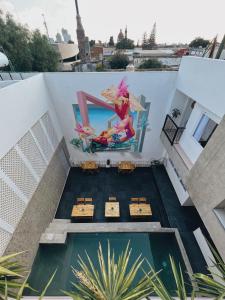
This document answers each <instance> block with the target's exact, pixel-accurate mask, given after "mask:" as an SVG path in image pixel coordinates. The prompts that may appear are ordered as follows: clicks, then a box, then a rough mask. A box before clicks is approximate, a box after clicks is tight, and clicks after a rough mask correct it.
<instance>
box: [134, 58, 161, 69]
mask: <svg viewBox="0 0 225 300" xmlns="http://www.w3.org/2000/svg"><path fill="white" fill-rule="evenodd" d="M163 67H164V66H163V64H162V63H161V62H160V61H158V60H157V59H148V60H146V61H144V62H143V63H141V64H140V66H139V69H161V68H163Z"/></svg>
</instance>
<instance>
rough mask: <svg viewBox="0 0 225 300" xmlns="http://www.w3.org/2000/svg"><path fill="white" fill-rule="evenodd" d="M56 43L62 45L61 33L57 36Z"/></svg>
mask: <svg viewBox="0 0 225 300" xmlns="http://www.w3.org/2000/svg"><path fill="white" fill-rule="evenodd" d="M55 41H56V43H62V42H63V40H62V36H61V34H60V33H59V32H58V33H57V34H56V40H55Z"/></svg>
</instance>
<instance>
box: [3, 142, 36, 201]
mask: <svg viewBox="0 0 225 300" xmlns="http://www.w3.org/2000/svg"><path fill="white" fill-rule="evenodd" d="M0 169H1V170H2V171H3V172H4V173H5V174H6V175H7V176H8V177H9V178H10V179H11V180H12V181H13V182H14V183H15V184H16V186H17V187H18V188H19V189H20V190H21V192H22V193H23V194H24V195H25V196H27V197H28V198H30V197H31V196H32V193H33V192H34V190H35V188H36V186H37V182H36V181H35V179H34V177H33V175H32V174H31V172H30V171H29V169H28V168H27V167H26V165H25V163H24V162H23V160H22V159H21V158H20V156H19V154H18V153H17V152H16V150H15V149H14V148H12V149H11V150H10V151H9V152H8V153H7V154H6V155H5V156H4V157H3V158H2V159H1V160H0Z"/></svg>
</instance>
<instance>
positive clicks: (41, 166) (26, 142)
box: [18, 132, 46, 177]
mask: <svg viewBox="0 0 225 300" xmlns="http://www.w3.org/2000/svg"><path fill="white" fill-rule="evenodd" d="M18 146H19V147H20V149H21V151H22V152H23V154H24V155H25V156H26V158H27V159H28V160H29V161H30V163H31V165H32V168H33V169H34V170H35V172H36V173H37V174H38V175H39V177H41V176H42V175H43V173H44V171H45V169H46V163H45V161H44V159H43V157H42V155H41V153H40V151H39V149H38V147H37V145H36V143H35V141H34V139H33V137H32V135H31V133H30V132H27V133H26V134H25V135H24V136H23V138H22V139H21V140H20V141H19V142H18Z"/></svg>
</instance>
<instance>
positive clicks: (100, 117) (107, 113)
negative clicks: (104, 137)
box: [74, 105, 137, 135]
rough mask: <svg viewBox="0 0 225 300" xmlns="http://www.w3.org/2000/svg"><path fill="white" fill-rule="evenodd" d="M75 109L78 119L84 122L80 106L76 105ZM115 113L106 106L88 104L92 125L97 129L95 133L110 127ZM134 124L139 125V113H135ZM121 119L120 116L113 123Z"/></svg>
mask: <svg viewBox="0 0 225 300" xmlns="http://www.w3.org/2000/svg"><path fill="white" fill-rule="evenodd" d="M74 111H75V115H76V121H77V122H79V123H80V124H82V118H81V114H80V110H79V106H78V105H75V106H74ZM114 115H115V112H114V111H112V110H109V109H106V108H104V107H97V106H95V105H88V116H89V121H90V124H91V127H92V128H94V129H95V134H96V135H99V134H100V133H101V132H102V131H103V130H107V129H108V121H109V120H110V119H111V118H112V117H113V116H114ZM133 118H134V125H133V127H134V128H136V127H137V114H136V113H134V114H133ZM119 121H120V119H119V117H117V118H115V120H113V122H112V125H115V124H116V123H118V122H119Z"/></svg>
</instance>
